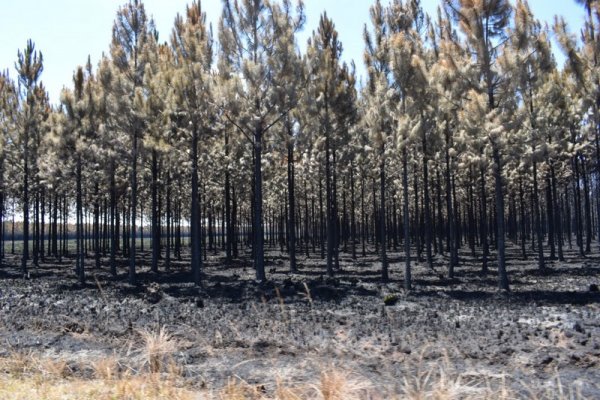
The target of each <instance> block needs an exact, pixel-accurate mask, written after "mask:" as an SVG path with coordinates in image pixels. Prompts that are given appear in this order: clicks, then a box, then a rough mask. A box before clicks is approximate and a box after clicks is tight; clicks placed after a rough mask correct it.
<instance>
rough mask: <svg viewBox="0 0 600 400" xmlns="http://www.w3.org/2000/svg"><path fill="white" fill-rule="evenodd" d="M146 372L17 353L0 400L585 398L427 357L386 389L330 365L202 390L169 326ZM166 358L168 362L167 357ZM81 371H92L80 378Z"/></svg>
mask: <svg viewBox="0 0 600 400" xmlns="http://www.w3.org/2000/svg"><path fill="white" fill-rule="evenodd" d="M141 337H142V338H143V344H144V349H145V353H146V354H145V355H144V366H145V367H144V368H138V369H135V368H132V367H130V366H128V365H124V364H123V362H122V361H121V360H120V359H119V358H118V356H117V355H113V356H108V357H104V358H99V359H96V360H84V361H79V364H75V363H74V362H72V361H69V362H67V361H66V360H62V359H54V358H48V357H41V356H36V355H34V354H32V353H14V354H11V355H10V356H8V357H5V358H0V399H7V400H13V399H14V400H25V399H27V400H29V399H46V400H58V399H94V400H95V399H99V400H105V399H106V400H108V399H111V400H112V399H127V400H129V399H131V400H134V399H140V400H141V399H175V400H178V399H181V400H188V399H189V400H191V399H218V400H275V399H277V400H304V399H307V400H309V399H310V400H354V399H357V400H358V399H397V400H400V399H408V400H448V399H468V400H476V399H477V400H479V399H489V400H492V399H494V400H495V399H500V400H503V399H506V400H508V399H522V398H526V399H532V400H533V399H536V400H537V399H540V400H542V399H556V400H567V399H583V398H584V397H583V396H582V395H581V394H580V393H579V391H578V390H577V388H576V387H569V388H567V387H564V386H563V385H562V384H561V381H560V378H559V377H558V376H557V377H556V378H555V380H554V381H553V382H551V384H550V385H549V386H546V387H544V388H537V389H535V388H527V386H526V385H525V384H521V385H520V387H521V388H523V389H524V390H522V391H521V392H516V391H515V390H514V389H513V387H514V382H513V384H512V385H511V383H510V382H509V381H508V378H507V377H506V376H503V375H484V374H483V373H480V372H468V371H467V372H459V371H458V370H457V369H456V368H455V367H454V366H453V365H452V364H451V362H450V360H449V358H448V357H447V355H442V356H441V357H439V359H435V360H429V361H428V362H426V361H425V360H424V358H423V355H424V354H425V353H426V350H424V351H423V352H422V355H421V357H420V358H418V359H417V360H416V361H415V365H413V366H407V367H409V369H410V370H411V371H413V372H412V374H411V375H410V376H406V377H405V378H404V379H402V380H401V381H399V382H391V383H390V384H389V385H388V386H389V387H382V386H383V385H381V384H380V385H379V386H378V385H376V384H375V383H374V382H371V381H370V380H369V379H367V378H365V377H364V376H362V375H360V374H359V373H356V372H353V371H348V370H344V369H341V368H339V367H333V366H330V367H328V368H326V369H325V370H324V371H322V372H321V374H320V376H318V378H317V379H315V381H313V382H302V383H294V382H293V381H291V382H290V381H289V380H286V379H285V377H277V378H275V379H274V382H271V383H265V384H264V385H263V384H251V383H248V382H246V381H244V380H243V379H241V378H239V377H233V378H231V379H230V380H229V381H228V382H227V384H226V385H225V387H221V388H212V391H209V390H207V389H204V388H203V389H202V390H200V389H198V386H191V385H190V384H189V383H185V382H184V380H183V379H182V377H181V375H180V374H179V371H176V370H174V369H173V368H171V367H170V364H172V360H171V361H168V355H169V354H173V352H174V351H175V349H176V348H177V346H176V342H175V340H174V339H173V338H172V337H171V336H170V335H169V334H168V333H167V332H166V330H164V329H159V330H158V331H156V332H154V333H153V334H150V333H148V334H147V335H142V336H141ZM165 355H167V357H166V358H165ZM78 371H91V372H92V375H91V376H81V374H80V373H79V372H78Z"/></svg>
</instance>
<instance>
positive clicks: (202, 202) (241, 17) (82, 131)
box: [0, 0, 600, 290]
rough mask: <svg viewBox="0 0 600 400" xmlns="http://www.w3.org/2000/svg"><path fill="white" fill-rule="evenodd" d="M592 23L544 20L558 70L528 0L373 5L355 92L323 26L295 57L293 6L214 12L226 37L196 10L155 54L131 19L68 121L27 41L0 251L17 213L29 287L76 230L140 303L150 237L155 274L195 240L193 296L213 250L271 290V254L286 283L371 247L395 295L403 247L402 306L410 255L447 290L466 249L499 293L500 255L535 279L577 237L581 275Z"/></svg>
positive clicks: (1, 173) (590, 152)
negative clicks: (532, 262)
mask: <svg viewBox="0 0 600 400" xmlns="http://www.w3.org/2000/svg"><path fill="white" fill-rule="evenodd" d="M583 4H584V6H585V8H586V10H587V19H586V21H585V27H584V29H583V30H582V32H581V40H577V39H576V38H575V37H574V36H573V35H572V34H571V33H569V31H568V29H567V27H566V24H565V22H564V21H563V20H561V19H560V18H557V19H556V20H555V23H554V26H553V32H554V34H555V35H556V37H557V38H558V40H559V41H560V44H561V46H562V48H563V50H564V51H565V53H566V54H567V62H566V64H565V66H564V68H562V69H559V68H558V66H557V63H556V61H555V58H554V56H553V54H552V49H551V45H550V39H549V36H550V34H551V32H550V28H548V27H547V26H544V25H542V24H541V23H540V21H538V20H537V19H535V17H534V16H533V14H532V12H531V10H530V8H529V6H528V4H527V2H526V1H525V0H517V1H516V2H515V5H514V6H512V5H511V3H510V2H509V1H508V0H481V1H471V0H446V1H444V2H443V3H442V5H441V7H440V8H439V10H438V14H437V17H435V18H431V17H430V16H428V15H426V14H424V12H423V10H422V8H421V5H420V1H419V0H405V1H404V0H393V1H391V2H390V4H389V5H383V4H382V3H381V2H380V1H379V0H376V1H375V3H374V4H373V6H372V7H371V9H370V20H371V21H370V24H369V25H368V26H365V28H364V40H365V56H364V61H365V64H366V66H367V72H368V76H367V80H366V82H365V83H364V85H361V87H360V88H359V89H357V82H356V76H355V68H354V65H347V64H345V63H343V62H342V61H341V58H340V57H341V53H342V44H341V42H340V40H339V38H338V33H337V31H336V29H335V26H334V23H333V21H332V20H331V19H330V18H328V16H327V15H326V14H323V15H322V16H321V19H320V21H319V26H318V28H317V29H316V30H315V31H314V32H313V33H312V36H311V38H310V39H309V41H308V43H307V44H306V48H305V49H302V51H301V49H300V46H299V44H298V43H297V39H296V36H297V33H298V32H299V31H300V30H301V29H302V28H303V25H304V22H305V16H304V6H303V4H302V2H301V1H299V2H298V3H297V4H292V3H291V0H281V1H272V2H270V1H266V0H239V1H238V0H224V3H223V13H222V17H221V19H220V22H219V25H218V27H217V32H218V40H217V39H216V38H215V37H214V35H213V33H212V32H213V30H212V27H209V26H207V24H206V15H205V14H204V13H203V11H202V8H201V4H200V2H199V1H193V2H192V3H191V4H190V5H189V6H188V7H187V9H186V12H185V14H184V15H183V16H181V15H178V16H177V17H176V18H175V22H174V26H173V31H172V33H171V36H170V41H169V42H164V43H161V42H159V35H158V33H157V31H156V29H155V28H154V25H153V22H152V21H151V20H149V19H148V17H147V15H146V12H145V9H144V5H143V3H142V1H140V0H130V1H129V2H128V3H127V4H125V5H124V6H122V7H121V8H119V10H118V12H117V17H116V20H115V22H114V26H113V37H112V43H111V46H110V54H109V55H103V56H102V58H101V60H100V62H99V65H98V66H97V67H96V68H95V69H94V68H93V66H92V65H91V63H90V62H89V61H88V63H87V65H86V66H85V67H78V68H77V69H76V70H75V73H74V76H73V87H72V88H68V89H64V91H63V93H62V95H61V102H60V104H59V105H51V104H49V100H48V96H47V93H46V91H45V88H44V86H43V84H42V83H41V80H40V77H41V73H42V70H43V58H42V53H41V52H38V51H37V50H36V49H35V47H34V44H33V42H31V41H30V42H28V43H27V46H26V48H25V49H24V50H23V51H22V52H19V53H18V59H17V62H16V64H15V67H16V70H17V71H16V72H17V79H16V80H13V79H11V77H10V76H9V73H8V72H5V73H2V74H1V75H0V129H1V133H2V136H1V140H0V205H1V207H0V209H1V210H2V212H1V213H0V222H2V224H1V225H2V227H3V228H2V230H1V234H2V239H3V240H4V239H6V238H7V232H6V231H7V229H6V227H7V226H8V224H7V223H6V221H5V220H6V219H7V215H8V211H9V210H12V214H13V224H12V226H13V230H14V214H15V209H16V208H18V210H19V213H20V214H22V221H23V228H22V234H23V248H22V249H23V251H22V259H21V260H22V261H21V268H22V271H23V273H24V274H27V271H28V265H29V263H30V262H33V263H34V264H35V265H37V264H38V263H39V262H40V260H41V261H43V260H44V258H45V257H47V256H48V255H50V256H55V257H61V256H62V255H64V254H65V253H66V252H67V245H66V241H67V239H68V238H69V233H68V230H69V229H68V226H69V221H72V217H73V211H74V216H75V218H74V224H75V238H76V249H75V256H76V274H77V277H78V278H79V280H80V281H81V282H84V281H85V279H86V272H85V271H86V268H85V266H86V254H88V250H91V252H92V253H93V254H94V260H95V261H94V262H95V267H97V268H98V267H100V266H101V264H102V257H103V256H107V257H108V265H109V266H110V269H111V272H112V273H113V274H116V273H117V257H118V256H120V255H122V256H123V257H126V258H128V260H129V270H128V277H129V281H130V282H131V283H132V284H133V283H135V282H136V249H137V248H138V246H137V243H136V242H138V241H139V236H140V232H139V230H140V229H139V227H140V226H142V227H143V226H144V219H145V218H147V220H149V226H150V233H149V235H150V237H151V251H152V261H151V267H152V270H153V271H156V272H157V271H158V270H159V266H160V265H162V266H163V267H164V269H165V270H169V268H170V266H171V260H172V259H173V258H175V257H177V258H181V248H182V242H183V238H184V236H186V234H185V231H186V227H189V243H190V247H191V271H192V277H193V278H192V279H193V281H194V282H195V283H196V284H201V280H202V274H201V272H202V263H203V259H204V258H205V257H206V254H207V252H209V251H215V252H217V251H219V250H222V251H224V254H225V262H229V261H231V260H232V259H233V258H236V257H239V256H240V254H239V251H240V250H243V249H250V250H251V254H252V259H253V261H254V268H255V270H256V279H257V280H259V281H263V280H265V279H266V274H265V262H264V258H265V256H264V248H265V246H266V245H270V246H273V247H276V246H279V247H280V248H281V250H282V251H287V252H288V253H289V268H290V271H291V272H296V271H297V269H298V265H297V264H298V263H297V255H298V254H301V253H304V254H306V256H307V257H309V256H310V255H311V254H314V255H317V256H320V257H322V258H323V259H325V260H326V261H325V263H324V264H325V265H324V267H325V268H326V272H327V274H328V275H330V276H332V275H334V274H335V273H336V270H338V269H339V254H340V251H345V252H349V253H351V255H352V257H354V258H356V257H357V256H359V255H360V254H362V255H363V256H364V255H366V253H367V251H368V249H372V248H373V247H374V248H375V250H376V251H377V252H378V253H379V255H380V259H381V278H382V280H384V281H385V280H387V279H388V278H389V272H388V258H387V251H389V250H390V249H394V250H395V249H398V248H399V247H400V246H402V248H403V253H404V282H405V287H406V288H407V289H410V288H411V260H412V259H414V258H415V257H416V258H417V259H418V260H419V261H421V260H422V261H424V262H425V263H426V264H427V265H428V266H429V267H430V268H434V254H440V255H445V256H447V275H448V277H449V278H453V277H454V274H455V272H454V271H455V267H457V266H458V265H459V263H460V257H459V249H461V248H463V249H466V251H464V252H462V253H460V254H468V252H470V253H471V255H472V256H473V257H477V258H478V259H479V260H480V261H481V266H482V270H483V271H484V272H486V271H487V270H488V264H489V260H490V257H491V255H492V251H491V250H492V249H493V250H495V252H494V254H495V259H496V264H497V271H498V283H499V287H500V288H502V289H505V290H508V288H509V277H508V274H507V269H506V240H507V239H508V240H509V241H510V242H512V243H514V245H515V248H518V249H520V253H521V254H520V256H521V257H523V258H527V257H528V256H530V253H531V252H532V251H535V257H536V258H537V262H538V265H539V268H540V269H544V268H546V261H545V260H546V258H547V257H549V258H550V259H554V258H559V259H563V257H564V254H563V253H564V247H565V246H567V245H568V247H569V248H571V247H573V242H572V238H573V237H574V239H575V246H576V247H577V249H578V251H579V254H580V255H581V256H584V255H585V254H587V253H589V252H590V251H591V243H592V239H593V237H594V236H596V235H597V236H598V238H599V239H600V235H598V232H599V231H600V179H599V174H600V168H599V166H600V143H599V138H600V136H599V135H600V74H599V72H600V68H599V67H598V62H599V57H600V32H599V30H600V29H599V27H598V24H599V23H600V1H595V0H587V1H584V2H583ZM11 206H12V208H11ZM142 229H143V228H142ZM13 236H14V233H13ZM86 238H88V239H89V240H87V241H86V240H85V239H86ZM46 240H47V246H46V245H45V241H46ZM265 240H266V241H267V242H266V243H265ZM30 246H31V249H30ZM4 248H5V246H3V248H2V252H1V253H0V256H3V254H4ZM361 248H362V252H361ZM13 249H14V246H13ZM357 253H358V254H357ZM88 263H89V261H88Z"/></svg>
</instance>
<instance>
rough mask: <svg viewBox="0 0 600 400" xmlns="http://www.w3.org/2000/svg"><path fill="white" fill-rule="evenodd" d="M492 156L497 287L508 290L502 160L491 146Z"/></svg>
mask: <svg viewBox="0 0 600 400" xmlns="http://www.w3.org/2000/svg"><path fill="white" fill-rule="evenodd" d="M493 158H494V163H495V164H496V166H495V168H494V183H495V192H496V217H497V220H496V224H497V234H496V241H497V243H498V246H497V251H498V287H499V288H500V289H502V290H509V283H508V274H507V272H506V249H505V235H504V193H503V184H502V160H501V158H500V152H499V151H498V148H497V147H496V146H494V148H493Z"/></svg>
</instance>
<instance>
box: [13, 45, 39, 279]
mask: <svg viewBox="0 0 600 400" xmlns="http://www.w3.org/2000/svg"><path fill="white" fill-rule="evenodd" d="M43 60H44V58H43V55H42V53H41V52H38V51H37V50H35V44H34V43H33V41H31V40H29V41H28V42H27V46H26V47H25V49H24V50H23V52H21V51H19V52H18V60H17V62H16V63H15V68H16V69H17V73H18V82H19V87H20V90H19V92H20V93H19V96H20V101H21V106H20V109H21V114H22V115H21V117H20V118H19V120H20V121H19V125H20V126H19V129H20V131H21V132H20V135H19V142H20V143H19V148H20V149H22V150H21V151H22V154H21V157H22V158H21V159H22V160H23V161H22V162H23V172H22V174H23V178H22V179H23V256H22V258H21V272H22V273H23V275H24V276H28V270H27V261H28V260H29V222H30V221H29V211H30V185H31V181H30V179H31V164H32V160H33V159H34V157H33V156H34V153H35V147H34V146H35V143H34V142H33V138H34V135H35V134H36V131H37V130H38V129H39V125H40V121H39V114H38V111H39V110H40V107H43V106H44V105H43V101H44V98H43V93H42V94H41V92H40V89H41V86H40V84H39V79H40V76H41V74H42V71H43V69H44V66H43V62H44V61H43ZM40 94H41V95H40Z"/></svg>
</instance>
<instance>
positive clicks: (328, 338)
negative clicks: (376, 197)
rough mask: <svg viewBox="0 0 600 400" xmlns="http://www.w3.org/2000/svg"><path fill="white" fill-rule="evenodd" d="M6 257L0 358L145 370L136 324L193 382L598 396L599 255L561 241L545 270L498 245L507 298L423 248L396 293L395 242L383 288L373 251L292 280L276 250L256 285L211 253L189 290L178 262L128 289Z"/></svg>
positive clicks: (304, 268) (0, 284)
mask: <svg viewBox="0 0 600 400" xmlns="http://www.w3.org/2000/svg"><path fill="white" fill-rule="evenodd" d="M515 252H516V250H515ZM14 257H15V258H11V256H10V255H8V259H7V260H6V263H5V264H4V265H2V267H1V268H0V357H9V356H10V355H11V354H15V353H28V354H39V355H40V356H44V357H60V358H61V359H64V360H67V361H68V362H70V363H72V365H74V367H73V368H74V369H77V368H78V367H77V366H76V365H78V364H77V361H78V360H82V359H86V358H92V359H93V358H101V357H107V356H111V355H112V356H114V357H118V359H119V360H120V362H121V364H120V365H124V366H128V365H130V366H136V365H137V366H138V367H139V368H143V364H141V363H140V362H139V360H140V359H142V358H143V352H144V350H143V348H142V346H143V345H142V344H141V342H142V339H141V337H142V336H141V334H140V332H152V331H155V332H156V331H158V330H159V327H163V328H164V329H165V330H166V331H167V332H169V334H170V335H172V337H173V342H174V343H176V346H175V348H174V349H172V350H170V353H169V357H171V359H172V360H173V361H174V362H175V363H176V364H177V365H178V366H179V367H180V373H181V375H182V376H183V379H185V380H186V381H187V382H188V383H189V384H190V385H192V386H194V387H198V388H219V387H223V386H224V385H225V384H226V383H227V382H228V380H229V379H231V378H232V377H235V378H236V379H240V380H243V381H245V382H248V383H249V384H256V385H264V387H265V390H267V391H269V390H272V388H273V387H274V386H275V385H276V382H280V381H282V380H283V381H289V382H292V383H294V384H298V383H302V382H311V381H314V380H315V378H316V379H318V376H319V374H320V373H321V371H324V370H327V369H337V370H340V371H344V373H345V374H347V376H354V377H356V378H357V380H358V379H360V380H362V381H363V382H368V383H369V385H370V386H371V388H372V389H373V392H372V398H389V397H390V396H391V395H392V394H398V393H403V392H406V391H407V390H408V389H407V388H409V387H416V386H418V385H420V384H425V385H426V384H429V382H433V381H434V379H433V378H432V376H438V377H439V375H440V374H445V375H446V376H454V377H455V378H456V377H459V378H460V380H461V382H463V383H465V384H468V385H470V386H472V387H473V388H477V387H482V386H486V385H487V387H492V388H494V387H498V388H499V387H501V386H502V385H507V386H508V387H509V388H510V389H511V390H514V392H515V393H517V394H523V395H529V394H531V393H556V391H559V390H561V389H560V387H561V386H562V387H563V388H565V390H567V388H569V390H572V391H573V392H579V393H581V394H582V395H583V396H586V397H590V398H600V388H599V386H598V385H599V383H600V293H598V291H597V290H598V289H597V287H598V285H600V256H597V255H593V256H590V257H587V258H585V259H581V258H578V257H577V255H576V253H574V252H570V251H566V257H567V261H566V262H558V261H553V262H549V269H548V271H547V272H546V273H543V274H542V273H540V272H538V271H537V270H536V268H535V260H532V259H531V260H529V261H522V260H520V259H518V257H517V256H516V253H510V252H509V257H508V264H509V274H510V278H511V289H512V291H511V292H510V293H501V292H498V290H497V289H496V279H495V278H496V276H495V272H490V273H489V274H487V275H482V274H481V272H480V271H479V268H480V266H479V263H477V262H476V260H473V259H471V258H470V257H469V256H467V255H466V254H461V266H460V267H459V268H457V269H456V276H457V279H455V280H453V281H449V280H447V279H445V278H444V277H443V274H444V272H445V265H446V262H447V260H446V259H445V258H443V257H438V258H436V271H435V272H434V271H431V270H429V269H427V268H425V266H424V264H423V263H418V262H416V261H415V262H414V263H413V268H414V272H413V274H414V283H415V285H414V290H413V291H411V292H409V293H407V292H405V291H404V290H403V289H402V268H403V263H402V262H403V260H402V254H401V253H397V252H392V253H391V254H390V261H391V263H390V269H391V278H392V279H391V282H390V283H386V284H381V283H380V281H379V272H378V268H379V263H378V262H377V257H376V255H374V254H371V255H370V256H368V257H367V258H365V259H359V260H358V261H352V259H351V258H350V257H349V256H348V255H346V254H343V255H342V256H341V271H338V272H337V274H336V278H335V279H328V278H326V277H325V276H324V262H323V261H322V260H320V259H319V258H310V259H308V260H307V259H305V258H304V256H299V267H300V272H299V273H298V274H293V275H290V274H288V273H287V261H286V258H285V256H283V255H281V254H280V253H278V252H267V271H268V277H269V279H270V280H269V282H267V283H264V284H258V283H256V282H255V281H254V280H253V270H252V268H251V263H250V261H249V260H246V261H235V262H234V263H233V264H232V265H230V266H224V263H223V260H222V258H220V257H217V256H209V258H208V260H207V262H206V263H205V269H204V282H205V283H204V286H203V287H202V288H196V287H194V286H193V285H192V284H190V283H188V282H189V280H190V276H189V273H187V272H186V271H185V269H186V268H188V265H189V263H186V262H185V261H182V262H179V263H177V262H176V263H175V265H174V267H173V272H171V273H168V274H167V273H160V274H158V275H154V274H152V273H150V272H149V270H148V268H147V266H148V264H149V254H143V259H144V261H143V262H142V267H141V268H140V269H139V271H140V274H139V281H140V283H139V285H138V286H135V287H132V286H130V285H128V284H127V283H125V282H126V267H125V261H123V266H122V267H121V268H120V270H119V272H120V275H119V276H118V277H116V278H113V277H111V276H110V275H109V274H108V271H107V267H104V269H100V270H93V269H91V268H88V269H87V271H88V278H89V283H88V284H87V285H85V286H80V285H79V284H77V282H76V280H75V278H74V276H73V275H74V274H73V260H69V259H66V260H63V263H61V264H59V263H57V262H55V261H53V260H48V263H47V264H43V265H42V266H41V267H39V268H38V269H35V270H32V278H31V279H30V280H24V279H22V278H21V277H20V274H19V272H18V268H17V265H18V260H17V258H16V256H14ZM104 261H107V260H104ZM89 264H93V260H90V262H89ZM490 265H493V263H492V264H490ZM389 295H393V296H395V297H389ZM386 297H387V300H388V303H394V304H388V305H385V304H384V299H386ZM389 300H391V301H389ZM123 368H129V367H123ZM131 368H132V370H135V368H134V367H131ZM75 372H76V373H78V374H81V375H83V376H85V375H86V374H87V373H89V371H87V372H86V370H85V368H81V371H75ZM134 372H135V371H134ZM429 374H431V376H430V375H429Z"/></svg>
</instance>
